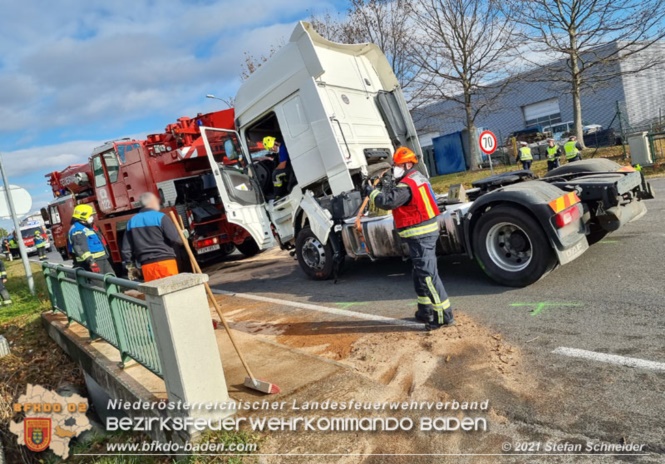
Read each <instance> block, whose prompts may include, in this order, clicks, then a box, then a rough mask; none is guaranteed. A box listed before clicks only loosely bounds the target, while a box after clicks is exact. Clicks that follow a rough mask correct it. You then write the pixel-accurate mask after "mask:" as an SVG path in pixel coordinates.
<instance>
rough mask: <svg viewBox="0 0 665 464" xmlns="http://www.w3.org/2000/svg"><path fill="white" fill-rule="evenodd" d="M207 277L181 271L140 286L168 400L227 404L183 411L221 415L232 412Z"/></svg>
mask: <svg viewBox="0 0 665 464" xmlns="http://www.w3.org/2000/svg"><path fill="white" fill-rule="evenodd" d="M207 280H208V276H207V275H206V274H179V275H176V276H172V277H166V278H164V279H159V280H155V281H152V282H146V283H144V284H141V285H140V286H139V290H140V291H141V292H143V293H144V294H145V296H146V302H147V303H148V309H149V312H150V319H151V322H152V327H153V330H154V337H155V342H156V343H157V350H158V352H159V357H160V360H161V363H162V371H163V372H164V382H165V383H166V390H167V393H168V398H169V401H170V402H173V403H177V402H179V401H181V402H187V403H189V404H193V403H197V404H203V403H213V404H218V405H220V404H222V405H226V408H225V409H224V410H222V409H218V410H216V411H215V410H210V411H208V410H205V409H204V410H189V411H186V412H185V413H186V414H187V415H189V416H196V417H211V416H212V417H215V418H223V417H227V416H229V415H231V414H233V413H234V412H235V411H234V410H233V408H232V407H231V405H232V404H234V403H233V402H232V400H231V399H230V398H229V394H228V389H227V386H226V379H225V378H224V370H223V367H222V359H221V357H220V354H219V347H218V346H217V339H216V337H215V333H214V330H213V326H212V323H211V316H210V309H209V307H208V299H207V297H206V294H205V290H204V286H203V284H204V283H205V282H207ZM222 407H223V406H222Z"/></svg>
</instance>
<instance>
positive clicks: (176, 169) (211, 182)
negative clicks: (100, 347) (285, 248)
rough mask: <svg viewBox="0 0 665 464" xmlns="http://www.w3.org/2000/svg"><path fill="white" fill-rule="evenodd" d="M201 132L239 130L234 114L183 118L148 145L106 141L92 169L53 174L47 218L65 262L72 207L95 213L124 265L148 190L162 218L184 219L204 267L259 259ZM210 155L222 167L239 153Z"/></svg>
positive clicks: (224, 149) (228, 150) (218, 150)
mask: <svg viewBox="0 0 665 464" xmlns="http://www.w3.org/2000/svg"><path fill="white" fill-rule="evenodd" d="M201 126H212V127H217V128H223V129H233V128H234V111H233V109H228V110H223V111H217V112H213V113H208V114H199V115H198V116H197V117H196V118H187V117H183V118H180V119H178V121H177V122H176V123H174V124H169V125H168V126H166V129H165V130H164V132H163V133H161V134H152V135H148V136H147V138H146V139H145V140H133V139H129V138H126V139H121V140H114V141H110V142H106V143H105V144H103V145H102V146H100V147H97V148H95V149H94V150H93V153H92V155H91V156H90V158H89V160H88V163H86V164H76V165H72V166H69V167H67V168H65V169H64V170H62V171H57V172H51V173H50V174H47V175H46V177H47V179H48V183H49V185H50V186H51V188H52V190H53V194H54V197H55V200H53V201H52V202H51V203H50V204H49V205H48V207H47V208H45V209H43V210H42V215H43V216H44V218H45V220H48V221H49V223H50V225H51V231H52V234H53V239H54V245H55V247H56V249H57V250H58V251H59V252H60V254H61V255H62V256H63V258H64V259H68V258H69V252H68V249H67V234H68V231H69V227H70V222H71V217H72V212H73V209H74V207H75V206H76V205H77V204H81V203H87V204H90V205H91V206H93V207H94V208H95V210H96V211H97V214H98V216H97V225H98V227H99V228H100V229H101V231H102V233H103V234H104V236H105V237H106V240H107V242H108V246H109V251H110V254H111V259H112V261H113V263H114V266H116V267H119V266H120V265H121V263H122V258H121V256H120V246H121V243H122V236H123V233H124V230H125V226H126V224H127V221H128V220H129V219H130V218H131V217H132V215H134V214H135V213H136V212H137V211H138V210H139V209H140V207H141V205H140V202H139V197H140V195H141V194H142V193H144V192H152V193H154V194H155V195H158V196H159V197H160V198H161V200H162V205H163V211H164V212H168V211H170V210H173V211H174V212H176V214H177V215H178V216H180V218H182V220H183V223H184V225H185V227H186V228H187V229H188V231H189V233H190V242H191V245H192V249H193V250H194V252H195V254H196V257H197V260H198V261H200V262H205V261H209V260H211V259H214V258H217V257H220V256H224V255H227V254H229V253H231V252H232V251H233V249H234V247H235V248H237V249H238V250H239V251H240V252H241V253H243V254H244V255H245V256H251V255H254V254H256V253H258V252H259V247H258V246H257V244H256V242H255V241H254V239H253V238H252V237H251V235H250V234H249V233H248V232H247V231H246V230H245V229H244V228H243V227H241V226H239V225H237V224H234V222H233V218H229V217H228V216H227V214H226V211H225V209H224V206H223V204H222V202H221V199H220V198H219V193H218V190H217V186H216V183H215V179H214V176H213V173H212V169H211V166H210V164H209V161H208V155H207V153H206V150H205V147H204V145H203V140H202V138H201V132H200V130H199V127H201ZM212 151H213V152H214V153H215V155H214V156H215V159H216V161H217V162H218V163H219V165H235V164H236V163H238V161H239V153H238V151H237V150H235V148H234V147H233V146H231V145H227V146H224V145H223V144H221V145H220V146H215V147H212ZM118 270H119V269H118Z"/></svg>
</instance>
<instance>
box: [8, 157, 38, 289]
mask: <svg viewBox="0 0 665 464" xmlns="http://www.w3.org/2000/svg"><path fill="white" fill-rule="evenodd" d="M0 176H1V177H2V183H3V185H4V186H5V195H7V206H9V215H10V216H11V218H12V222H13V223H14V240H15V241H16V243H17V244H18V249H19V254H20V255H21V260H22V261H23V268H24V269H25V277H26V278H27V279H28V288H29V289H30V293H31V294H32V295H34V294H35V279H34V278H33V277H32V269H31V268H30V261H28V250H26V249H25V244H24V243H23V236H22V235H21V226H20V224H19V222H18V217H17V216H16V207H15V205H14V198H13V195H12V193H11V187H10V186H9V181H8V180H7V174H5V168H4V166H3V165H2V157H1V156H0ZM28 208H29V207H28Z"/></svg>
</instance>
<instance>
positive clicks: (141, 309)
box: [42, 262, 164, 378]
mask: <svg viewBox="0 0 665 464" xmlns="http://www.w3.org/2000/svg"><path fill="white" fill-rule="evenodd" d="M42 270H43V272H44V278H45V279H46V287H47V288H48V293H49V297H50V299H51V306H52V308H53V311H60V312H62V313H64V314H65V315H66V316H67V319H68V321H69V323H70V324H71V323H72V321H75V322H77V323H79V324H81V325H82V326H84V327H85V328H86V329H88V333H89V334H90V339H91V340H96V339H100V338H101V339H103V340H105V341H106V342H108V343H109V344H111V345H113V346H114V347H116V348H117V349H118V350H119V351H120V356H121V359H122V362H121V363H120V365H121V367H124V366H125V363H127V362H128V361H129V360H131V359H134V360H135V361H136V362H138V363H139V364H141V365H143V366H144V367H146V368H147V369H149V370H150V371H152V372H153V373H155V374H156V375H158V376H159V377H162V378H163V377H164V375H163V370H162V365H161V362H160V360H159V354H158V352H157V344H156V343H155V339H154V337H153V334H154V330H153V328H152V323H151V320H150V315H149V314H148V305H147V303H146V302H145V301H143V300H141V299H139V298H135V297H132V296H130V295H127V294H126V293H124V292H125V291H126V290H138V287H139V284H138V283H137V282H132V281H131V280H126V279H120V278H118V277H115V276H112V275H101V274H95V273H93V272H87V271H84V270H83V269H80V268H78V269H76V268H70V267H65V266H62V265H56V264H52V263H47V262H44V263H42Z"/></svg>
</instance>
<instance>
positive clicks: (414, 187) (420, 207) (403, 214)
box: [393, 170, 439, 235]
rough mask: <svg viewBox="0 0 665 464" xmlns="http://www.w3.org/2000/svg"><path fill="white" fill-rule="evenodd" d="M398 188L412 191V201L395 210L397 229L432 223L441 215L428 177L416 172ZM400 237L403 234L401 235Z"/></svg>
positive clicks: (402, 181) (407, 177) (410, 174)
mask: <svg viewBox="0 0 665 464" xmlns="http://www.w3.org/2000/svg"><path fill="white" fill-rule="evenodd" d="M398 187H402V188H409V189H410V190H411V201H409V202H408V203H407V204H406V205H403V206H400V207H399V208H396V209H394V210H393V218H394V219H395V227H396V228H397V229H406V228H409V227H414V226H417V225H419V224H422V223H424V222H428V221H431V220H432V219H434V218H436V217H437V216H438V215H439V207H438V206H437V205H436V198H435V197H434V191H433V190H432V186H431V185H430V183H429V180H427V177H425V176H424V175H423V174H421V173H420V172H419V171H415V170H414V171H412V172H410V173H409V174H407V175H406V176H405V177H404V178H403V179H402V180H401V181H400V183H399V184H398ZM400 235H402V234H401V233H400Z"/></svg>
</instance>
